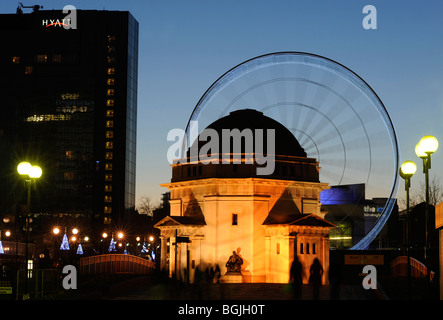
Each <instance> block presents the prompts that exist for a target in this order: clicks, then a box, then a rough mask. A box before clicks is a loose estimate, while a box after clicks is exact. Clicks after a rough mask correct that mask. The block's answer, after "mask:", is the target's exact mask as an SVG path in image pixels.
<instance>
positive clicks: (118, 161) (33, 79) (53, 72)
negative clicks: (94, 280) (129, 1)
mask: <svg viewBox="0 0 443 320" xmlns="http://www.w3.org/2000/svg"><path fill="white" fill-rule="evenodd" d="M68 13H69V14H68ZM68 13H64V12H63V11H62V10H48V11H46V10H45V11H35V12H32V13H17V14H2V15H0V16H1V18H0V25H1V28H0V29H1V31H0V32H1V37H2V42H3V46H2V50H1V52H0V67H1V70H2V72H1V74H0V87H1V90H2V94H1V96H2V103H1V113H2V115H1V117H0V150H1V152H0V216H2V215H10V214H11V215H14V214H20V213H21V211H22V210H23V208H22V207H23V206H22V204H23V198H24V197H23V195H22V194H21V193H20V191H21V189H23V188H22V184H20V183H19V181H18V175H17V171H16V166H17V164H18V162H20V161H23V160H26V159H27V160H28V161H31V162H33V163H38V164H39V165H40V166H41V167H42V169H43V175H42V178H41V179H40V180H39V182H38V186H37V188H36V189H35V192H34V191H33V192H32V201H31V203H32V205H31V207H32V213H33V214H34V213H40V214H49V215H51V214H52V215H55V216H62V215H70V216H77V217H78V216H82V217H87V218H88V219H89V218H96V220H94V221H97V222H98V221H100V222H102V223H104V224H105V225H110V224H111V222H116V221H118V220H121V219H122V218H123V216H124V215H125V212H127V211H128V210H130V208H133V207H134V205H135V152H136V115H137V64H138V22H137V21H136V20H135V19H134V18H133V16H132V15H131V14H130V13H129V12H117V11H104V10H103V11H95V10H77V11H76V12H75V11H69V12H68ZM24 203H26V202H24Z"/></svg>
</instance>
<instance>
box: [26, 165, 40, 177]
mask: <svg viewBox="0 0 443 320" xmlns="http://www.w3.org/2000/svg"><path fill="white" fill-rule="evenodd" d="M42 172H43V171H42V168H40V167H39V166H32V167H31V171H30V172H29V177H30V178H34V179H38V178H40V177H41V176H42Z"/></svg>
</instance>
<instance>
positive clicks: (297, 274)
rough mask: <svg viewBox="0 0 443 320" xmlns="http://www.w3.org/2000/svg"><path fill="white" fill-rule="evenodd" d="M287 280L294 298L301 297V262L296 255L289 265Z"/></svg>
mask: <svg viewBox="0 0 443 320" xmlns="http://www.w3.org/2000/svg"><path fill="white" fill-rule="evenodd" d="M289 282H290V283H291V286H292V292H293V293H294V298H295V299H300V298H301V288H302V285H303V265H302V264H301V262H300V260H299V259H298V257H295V258H294V261H293V262H292V265H291V270H290V273H289Z"/></svg>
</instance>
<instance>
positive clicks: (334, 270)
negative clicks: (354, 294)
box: [329, 263, 341, 300]
mask: <svg viewBox="0 0 443 320" xmlns="http://www.w3.org/2000/svg"><path fill="white" fill-rule="evenodd" d="M340 284H341V268H340V266H339V265H337V264H335V263H334V264H330V265H329V285H330V291H329V295H330V298H331V300H338V299H339V298H340Z"/></svg>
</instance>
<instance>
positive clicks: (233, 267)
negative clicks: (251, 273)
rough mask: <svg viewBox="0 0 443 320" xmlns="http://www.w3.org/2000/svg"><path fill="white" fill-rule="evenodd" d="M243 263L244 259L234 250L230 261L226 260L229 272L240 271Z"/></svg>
mask: <svg viewBox="0 0 443 320" xmlns="http://www.w3.org/2000/svg"><path fill="white" fill-rule="evenodd" d="M242 264H243V259H242V258H241V257H240V256H239V255H238V254H237V253H236V252H235V251H232V255H231V256H230V257H229V259H228V262H226V268H227V269H228V271H227V273H230V272H234V273H240V272H241V265H242Z"/></svg>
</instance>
